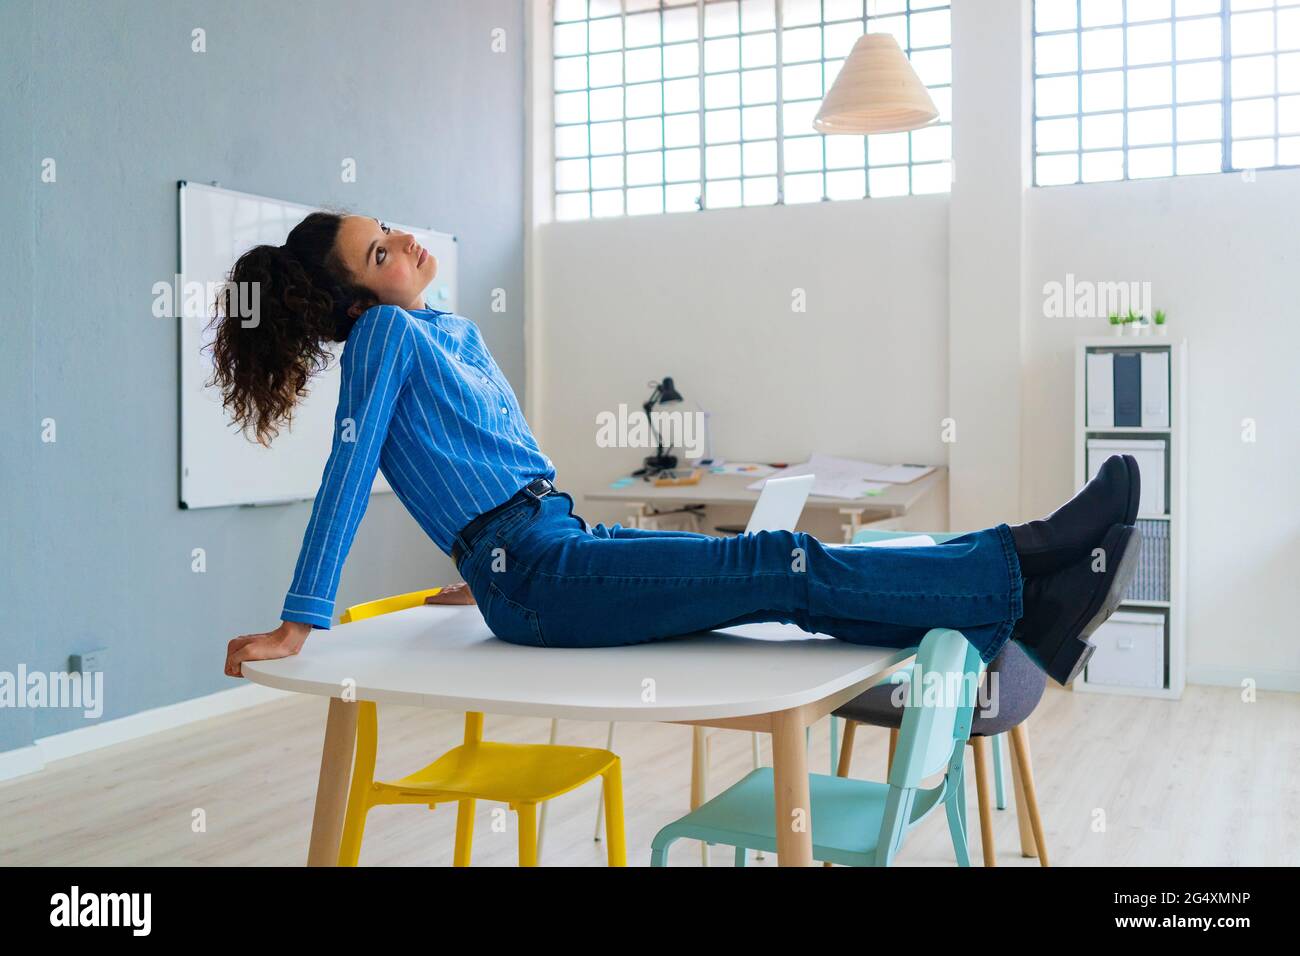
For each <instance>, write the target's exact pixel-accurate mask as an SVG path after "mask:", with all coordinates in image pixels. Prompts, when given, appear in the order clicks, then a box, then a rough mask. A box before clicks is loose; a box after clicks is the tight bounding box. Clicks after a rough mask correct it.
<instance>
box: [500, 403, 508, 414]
mask: <svg viewBox="0 0 1300 956" xmlns="http://www.w3.org/2000/svg"><path fill="white" fill-rule="evenodd" d="M501 414H502V415H508V414H509V412H507V411H506V407H505V406H504V405H502V406H501Z"/></svg>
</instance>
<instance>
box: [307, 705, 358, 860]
mask: <svg viewBox="0 0 1300 956" xmlns="http://www.w3.org/2000/svg"><path fill="white" fill-rule="evenodd" d="M356 742H357V705H356V703H354V702H350V701H345V700H342V699H341V698H338V697H331V698H330V706H329V713H328V714H327V715H326V717H325V745H324V747H323V748H322V749H321V757H320V779H319V780H318V781H317V783H316V811H315V814H314V815H313V816H312V821H311V844H310V845H309V846H308V848H307V865H308V866H338V862H339V840H340V838H341V837H342V834H343V815H344V813H345V812H346V811H347V806H348V777H349V775H350V773H351V771H352V754H353V751H354V750H355V748H356Z"/></svg>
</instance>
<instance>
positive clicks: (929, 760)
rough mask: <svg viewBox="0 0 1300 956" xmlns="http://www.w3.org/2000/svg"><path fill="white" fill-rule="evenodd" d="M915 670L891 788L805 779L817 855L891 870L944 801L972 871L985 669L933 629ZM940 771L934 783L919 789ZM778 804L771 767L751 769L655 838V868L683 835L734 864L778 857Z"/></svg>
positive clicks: (955, 639) (959, 639)
mask: <svg viewBox="0 0 1300 956" xmlns="http://www.w3.org/2000/svg"><path fill="white" fill-rule="evenodd" d="M917 667H919V668H920V673H921V674H922V675H923V676H922V678H921V681H920V684H921V687H920V688H919V692H916V683H915V682H913V684H912V686H913V688H914V693H913V695H912V697H909V699H908V703H907V706H906V708H905V709H904V712H903V726H902V728H901V730H900V732H899V739H898V748H897V750H896V751H895V754H894V763H893V767H892V769H891V770H890V773H889V782H888V783H875V782H873V781H870V780H858V779H855V778H851V777H835V776H829V775H824V774H819V773H814V774H809V791H810V793H811V796H812V830H813V832H812V842H813V858H814V859H817V860H821V861H824V862H827V863H841V864H844V865H846V866H888V865H889V864H890V863H891V862H892V861H893V859H894V856H895V854H897V852H898V850H899V847H900V846H901V845H902V843H903V839H904V837H905V836H906V835H907V833H908V831H909V830H911V829H912V827H914V826H916V825H917V824H918V823H920V822H921V820H923V819H924V818H925V817H926V816H928V815H929V814H930V813H931V812H932V811H934V810H936V809H937V808H938V807H939V806H940V805H942V806H943V807H944V810H945V812H946V814H947V817H948V829H949V832H950V833H951V834H952V844H953V849H954V851H955V852H956V855H957V863H958V865H960V866H970V854H969V852H968V850H967V839H966V834H967V825H966V790H965V787H964V786H963V763H964V757H965V748H966V738H967V737H969V736H970V728H971V718H972V714H973V712H974V708H975V696H976V689H977V687H978V685H979V679H980V674H981V671H982V668H983V664H982V663H981V661H980V657H979V653H978V652H977V651H976V650H975V648H974V647H972V646H971V644H970V642H969V641H967V640H966V638H964V637H963V636H962V635H961V634H960V633H959V632H958V631H954V630H950V629H947V628H936V629H934V630H931V631H930V632H928V633H927V634H926V635H925V637H924V638H922V640H921V646H920V647H919V648H918V650H917V653H916V664H915V665H914V669H913V671H912V673H913V674H915V673H917V671H916V669H915V668H917ZM924 675H936V676H934V677H928V676H924ZM936 685H937V686H936ZM914 698H915V699H914ZM940 771H942V772H943V778H942V779H941V780H940V781H939V783H938V784H937V785H935V786H933V787H930V788H924V787H922V786H921V782H922V781H923V780H924V779H926V778H927V777H930V776H933V775H934V774H936V773H939V772H940ZM775 800H776V797H775V785H774V781H773V777H772V769H771V768H770V767H760V768H759V769H757V770H754V771H752V772H750V773H749V774H748V775H747V776H746V777H744V779H742V780H740V781H739V782H738V783H736V784H734V785H733V786H731V787H729V788H727V789H726V790H724V791H723V792H722V793H720V794H718V795H717V796H716V797H714V798H713V799H712V800H709V801H708V802H706V803H704V804H702V805H701V806H699V807H697V808H696V809H695V810H692V811H691V812H690V813H688V814H686V816H684V817H681V818H680V819H678V820H675V821H673V822H672V823H670V824H668V825H667V826H666V827H664V828H663V829H662V830H660V831H659V832H658V833H657V834H655V838H654V841H653V842H652V843H651V850H650V865H651V866H664V865H665V864H666V862H667V858H668V849H669V847H671V846H672V844H673V843H675V842H676V841H678V840H681V839H690V840H702V841H705V842H707V843H721V844H724V845H727V846H733V847H735V848H736V865H737V866H744V865H745V858H746V851H747V850H749V849H754V850H766V851H768V852H771V853H775V852H776V830H775V827H776V822H775V815H776V810H775Z"/></svg>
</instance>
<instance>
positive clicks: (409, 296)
mask: <svg viewBox="0 0 1300 956" xmlns="http://www.w3.org/2000/svg"><path fill="white" fill-rule="evenodd" d="M335 243H336V244H337V246H338V250H339V255H340V257H341V258H342V260H343V264H344V265H345V266H347V268H348V270H349V271H350V272H351V273H352V278H353V280H354V281H355V282H356V283H357V284H358V285H361V286H365V287H366V288H367V289H369V290H370V291H371V292H373V293H374V294H375V297H376V298H378V299H379V302H380V304H381V305H400V306H401V307H402V308H404V309H423V308H424V290H425V288H426V287H427V286H428V285H429V283H430V282H432V281H433V277H434V276H435V275H437V273H438V260H437V259H435V258H434V257H433V256H432V255H431V254H430V253H429V252H428V251H426V250H425V248H424V247H423V246H422V245H420V243H419V242H417V241H416V239H415V237H414V236H412V235H411V234H410V233H409V232H399V231H398V230H396V229H393V228H391V227H389V226H387V225H385V224H384V223H381V222H380V221H379V220H378V219H372V218H370V217H369V216H344V217H343V223H342V224H341V225H340V226H339V234H338V238H337V239H336V240H335ZM354 308H355V307H354Z"/></svg>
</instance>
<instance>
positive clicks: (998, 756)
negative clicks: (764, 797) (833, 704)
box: [834, 642, 1047, 866]
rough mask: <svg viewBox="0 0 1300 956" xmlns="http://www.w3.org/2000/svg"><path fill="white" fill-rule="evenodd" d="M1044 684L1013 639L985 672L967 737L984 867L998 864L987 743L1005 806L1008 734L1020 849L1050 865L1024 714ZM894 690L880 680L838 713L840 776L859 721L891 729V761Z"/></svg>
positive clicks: (899, 714) (899, 715) (899, 717)
mask: <svg viewBox="0 0 1300 956" xmlns="http://www.w3.org/2000/svg"><path fill="white" fill-rule="evenodd" d="M1046 686H1047V675H1046V674H1045V673H1043V672H1042V671H1041V670H1039V669H1038V668H1037V667H1036V666H1034V663H1033V662H1032V661H1031V660H1030V659H1029V658H1028V656H1026V654H1025V652H1024V651H1022V650H1021V649H1020V646H1019V645H1018V644H1014V643H1012V642H1007V644H1006V646H1005V647H1003V649H1002V650H1001V652H999V653H998V655H997V657H995V658H994V659H993V661H992V662H991V663H990V664H989V666H988V668H987V670H986V671H985V683H984V687H983V689H981V692H980V695H979V699H978V703H977V707H976V711H975V718H974V723H973V724H972V726H971V735H970V741H969V742H970V745H971V748H972V750H973V751H974V754H975V787H976V790H977V792H978V796H979V811H980V839H981V843H982V845H983V848H984V865H985V866H994V865H995V864H996V857H995V854H994V846H993V811H992V807H990V805H989V803H990V800H989V796H990V795H989V758H988V753H989V746H988V744H989V741H990V740H992V741H993V755H994V759H993V763H994V768H993V772H994V775H995V777H996V789H997V806H998V809H1005V807H1006V798H1005V789H1004V787H1005V784H1004V782H1003V779H1004V775H1003V767H1002V750H1001V747H1002V740H1003V735H1004V734H1005V735H1008V736H1010V738H1011V747H1012V774H1013V776H1014V778H1015V785H1016V812H1017V818H1018V820H1019V823H1020V851H1021V853H1022V855H1024V856H1028V857H1032V856H1037V857H1038V861H1039V863H1041V864H1042V865H1043V866H1047V846H1046V844H1045V843H1044V842H1043V823H1042V820H1041V818H1040V817H1039V815H1038V797H1037V794H1036V793H1035V790H1034V771H1033V765H1032V764H1031V762H1030V757H1029V732H1028V728H1027V727H1026V725H1025V722H1026V719H1027V718H1028V717H1029V715H1030V714H1031V713H1033V711H1034V708H1035V707H1037V706H1038V702H1039V700H1041V699H1042V696H1043V690H1044V689H1045V688H1046ZM894 691H895V685H894V684H893V683H890V682H889V681H886V682H885V683H882V684H877V685H876V686H875V687H872V688H870V689H868V690H866V691H864V692H863V693H861V694H859V695H858V696H857V697H855V698H854V699H853V700H851V701H849V702H848V703H847V704H844V705H843V706H842V707H840V708H839V709H838V710H836V711H835V712H834V716H836V717H843V718H844V742H843V744H842V745H841V747H840V763H839V768H838V770H837V771H836V772H837V774H838V775H839V776H841V777H847V776H848V775H849V765H850V764H851V762H852V760H853V736H854V731H855V730H856V728H857V725H858V724H868V725H870V726H873V727H886V728H888V729H889V762H890V764H892V763H893V760H894V747H895V745H896V743H897V741H898V728H899V727H900V725H901V724H902V721H903V708H902V707H900V706H897V705H896V704H895V702H894V699H895V698H894ZM899 696H900V697H901V696H902V695H901V694H900V695H899Z"/></svg>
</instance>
